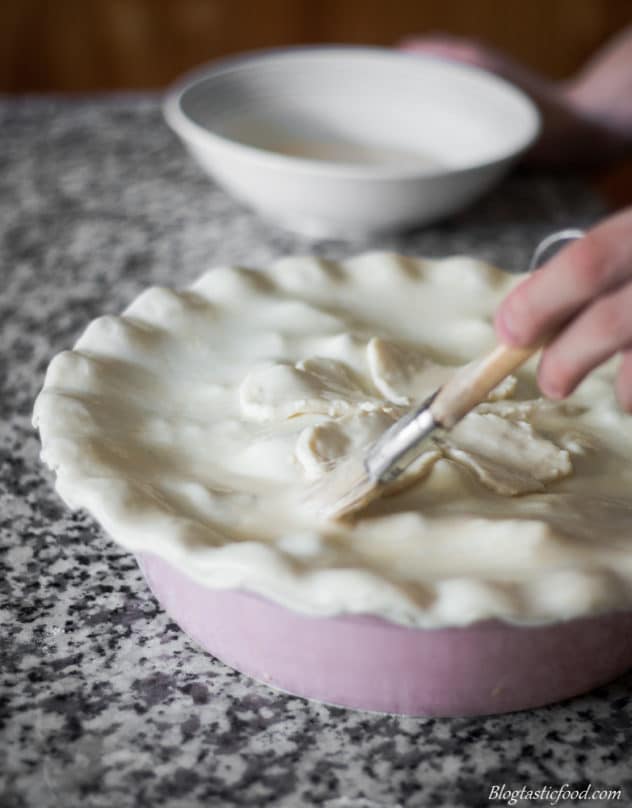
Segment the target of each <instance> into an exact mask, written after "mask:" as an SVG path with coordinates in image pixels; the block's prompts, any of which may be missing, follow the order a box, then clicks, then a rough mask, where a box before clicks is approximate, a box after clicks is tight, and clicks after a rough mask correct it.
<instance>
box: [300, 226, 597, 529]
mask: <svg viewBox="0 0 632 808" xmlns="http://www.w3.org/2000/svg"><path fill="white" fill-rule="evenodd" d="M582 235H583V233H582V231H581V230H575V229H568V230H561V231H559V232H556V233H552V234H551V235H550V236H548V237H547V238H545V239H543V241H541V242H540V243H539V244H538V246H537V247H536V249H535V251H534V253H533V257H532V259H531V264H530V267H529V271H532V270H533V269H536V268H537V267H538V266H539V265H540V264H541V262H542V260H543V257H544V255H545V253H547V254H548V253H549V252H550V250H551V248H552V247H553V246H559V245H560V244H561V242H563V241H568V240H570V239H576V238H580V237H581V236H582ZM543 344H544V343H539V344H536V345H533V346H529V347H526V348H516V347H512V346H509V345H497V346H496V347H495V348H494V349H493V350H492V351H491V352H490V353H489V354H487V355H486V356H483V357H482V358H479V359H475V360H474V361H473V362H470V363H469V364H467V365H465V366H464V367H462V368H460V369H459V370H457V371H456V372H455V373H454V375H453V376H452V378H450V379H449V380H448V381H447V382H446V383H445V384H444V385H443V386H442V387H440V388H439V389H438V390H437V391H436V392H435V393H433V394H432V395H431V396H430V397H429V398H427V399H426V400H425V401H424V402H423V403H422V404H421V405H420V406H417V407H416V408H414V409H412V410H411V411H410V412H408V413H406V415H404V416H402V417H401V418H400V419H399V420H398V421H396V422H395V423H394V424H393V426H391V427H390V428H389V429H387V430H386V432H384V434H383V435H382V436H381V437H380V438H379V439H378V440H377V441H376V442H375V443H374V444H373V445H372V446H370V447H369V448H368V449H366V448H365V449H364V451H363V452H362V453H360V454H357V455H356V454H352V455H351V456H350V457H348V458H345V459H344V460H342V461H341V462H340V463H339V464H338V465H336V466H334V468H333V469H332V470H331V471H330V472H328V474H327V475H326V477H325V478H324V479H323V480H321V481H319V482H318V483H317V484H316V485H315V486H314V487H313V488H312V489H311V491H310V492H309V495H308V504H309V505H310V507H311V508H312V509H313V510H315V511H316V512H317V513H318V514H319V515H320V516H322V517H324V518H329V519H341V518H343V517H345V516H348V515H350V514H352V513H354V512H355V511H358V510H360V509H361V508H364V507H365V506H366V505H368V504H369V503H370V502H372V501H373V500H374V499H377V498H378V497H380V496H381V495H382V493H383V491H384V489H385V487H386V486H387V485H388V484H389V483H393V482H395V481H396V480H397V479H398V478H399V477H400V476H401V475H402V474H403V472H404V471H405V470H406V469H407V468H408V467H409V466H410V465H411V463H413V462H414V461H415V460H416V459H417V458H418V457H419V456H420V455H421V454H422V452H423V451H424V448H425V446H426V443H427V439H428V437H429V436H430V435H431V434H432V433H433V432H435V430H437V429H441V430H449V429H452V427H453V426H455V425H456V424H457V423H458V422H459V421H460V420H461V419H462V418H464V417H465V416H466V415H467V414H468V413H469V412H470V411H471V410H472V409H473V408H474V407H476V406H477V405H478V404H480V403H481V402H482V401H484V400H485V398H486V397H487V396H488V394H489V393H490V392H491V391H492V390H493V389H494V388H495V387H496V386H497V385H498V384H500V382H502V380H503V379H505V378H506V377H507V376H509V375H510V374H511V373H512V372H513V371H514V370H516V369H517V368H519V367H520V366H521V365H522V364H524V362H526V361H527V359H529V357H531V356H532V355H533V354H534V353H536V352H537V351H538V350H539V349H540V348H541V347H542V345H543Z"/></svg>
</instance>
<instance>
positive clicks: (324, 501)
mask: <svg viewBox="0 0 632 808" xmlns="http://www.w3.org/2000/svg"><path fill="white" fill-rule="evenodd" d="M379 488H380V483H379V481H378V480H375V479H372V478H371V477H370V476H369V474H368V473H367V471H366V469H365V467H364V463H363V461H362V459H360V458H358V457H352V458H348V459H347V460H345V461H344V462H342V463H341V464H340V465H339V466H337V467H335V468H334V469H333V470H332V471H330V472H329V474H328V475H327V476H326V477H325V478H324V479H323V480H319V481H318V482H317V483H315V484H314V486H313V487H312V488H311V490H310V492H309V494H308V495H307V497H306V500H305V501H306V502H307V504H308V505H309V507H310V508H311V509H312V510H313V511H314V512H315V513H316V514H317V515H318V516H321V517H323V518H325V519H343V518H344V517H345V516H348V515H349V514H351V513H353V512H354V511H357V510H359V509H360V508H362V507H364V506H365V505H366V504H368V503H369V502H372V501H373V500H374V499H376V498H377V497H378V496H379Z"/></svg>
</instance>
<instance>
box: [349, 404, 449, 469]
mask: <svg viewBox="0 0 632 808" xmlns="http://www.w3.org/2000/svg"><path fill="white" fill-rule="evenodd" d="M437 392H438V391H437ZM437 392H435V393H433V394H432V395H431V396H430V398H428V399H426V401H424V403H423V404H422V405H421V406H420V407H418V408H417V409H416V410H412V411H411V412H409V413H407V414H406V415H404V416H403V417H402V418H400V419H399V420H398V421H396V422H395V423H394V424H393V426H392V427H390V429H387V430H386V432H385V433H384V434H383V435H382V437H381V438H380V439H379V440H378V441H377V442H376V443H375V444H374V446H373V447H372V448H371V450H370V451H369V453H368V454H367V456H366V458H365V462H364V465H365V468H366V471H367V474H368V475H369V477H370V478H371V479H372V480H376V481H378V480H379V482H382V483H388V482H391V481H392V480H395V479H397V477H399V475H400V474H401V473H402V472H403V471H405V470H406V469H407V468H408V466H410V464H411V463H412V462H413V461H415V460H416V459H417V458H418V457H419V454H420V452H419V444H420V443H421V442H422V441H424V440H425V439H426V438H427V437H428V435H430V433H431V432H433V431H434V430H435V429H436V428H437V426H438V425H437V423H436V422H435V420H434V418H433V415H432V412H431V410H430V405H431V404H432V402H433V401H434V399H435V396H436V395H437Z"/></svg>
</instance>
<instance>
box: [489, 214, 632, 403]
mask: <svg viewBox="0 0 632 808" xmlns="http://www.w3.org/2000/svg"><path fill="white" fill-rule="evenodd" d="M495 323H496V332H497V334H498V337H499V339H500V340H501V341H503V342H505V343H508V344H510V345H516V346H527V345H533V344H536V343H537V342H539V341H540V340H543V339H545V338H546V336H547V335H548V334H551V333H553V334H555V333H557V336H556V337H554V339H553V340H552V341H551V342H550V343H549V345H548V346H547V347H546V348H545V349H544V351H543V353H542V358H541V360H540V366H539V368H538V383H539V385H540V388H541V390H542V392H543V393H544V394H545V395H547V396H548V397H550V398H554V399H561V398H565V397H566V396H567V395H569V394H570V393H572V392H573V390H574V389H575V388H576V387H577V385H578V384H579V383H580V382H581V380H582V379H583V378H584V377H585V376H586V375H587V374H588V373H589V372H590V371H591V370H593V369H594V368H596V367H597V366H598V365H600V364H602V363H603V362H605V361H606V360H607V359H609V358H610V357H611V356H614V355H615V354H617V353H621V355H622V362H621V365H620V367H619V371H618V376H617V381H616V393H617V398H618V400H619V403H620V404H621V407H622V408H623V409H624V410H627V411H628V412H632V208H627V209H626V210H624V211H622V212H621V213H619V214H617V215H615V216H611V217H610V218H608V219H606V220H605V221H604V222H602V223H601V224H600V225H598V226H597V227H595V228H594V229H592V230H591V231H589V232H588V233H587V234H586V235H585V236H584V237H583V238H581V239H579V240H577V241H575V242H573V243H572V244H571V245H570V246H568V247H566V248H564V249H563V250H561V251H560V252H559V253H557V254H556V255H555V256H554V257H553V258H552V259H551V260H550V261H549V262H548V263H546V264H545V265H544V266H543V267H541V268H540V269H539V270H538V271H537V272H536V273H534V274H533V275H531V276H529V277H528V278H527V279H526V280H524V281H523V282H522V283H521V284H519V285H518V286H517V287H516V288H515V289H514V290H513V291H512V292H511V293H510V294H509V295H508V296H507V297H506V298H505V300H504V301H503V302H502V304H501V305H500V307H499V309H498V311H497V313H496V321H495ZM558 329H561V330H558Z"/></svg>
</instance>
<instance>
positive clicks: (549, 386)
mask: <svg viewBox="0 0 632 808" xmlns="http://www.w3.org/2000/svg"><path fill="white" fill-rule="evenodd" d="M540 390H542V392H543V393H544V395H545V396H546V397H547V398H552V399H553V400H554V401H560V400H561V399H562V398H564V391H563V390H562V388H561V387H560V386H559V385H558V384H557V383H556V382H551V381H547V382H545V383H544V384H542V383H540Z"/></svg>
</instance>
